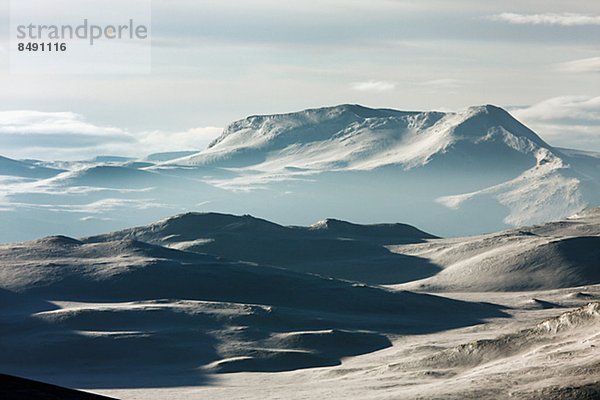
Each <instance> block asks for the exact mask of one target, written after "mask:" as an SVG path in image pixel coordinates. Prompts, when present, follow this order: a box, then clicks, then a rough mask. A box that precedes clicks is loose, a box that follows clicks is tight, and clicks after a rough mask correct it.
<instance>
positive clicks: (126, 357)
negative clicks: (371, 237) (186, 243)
mask: <svg viewBox="0 0 600 400" xmlns="http://www.w3.org/2000/svg"><path fill="white" fill-rule="evenodd" d="M264 224H265V225H264V227H265V229H264V232H268V231H269V230H270V229H273V228H272V227H271V226H270V225H269V224H268V223H266V222H265V223H264ZM275 227H276V225H275ZM237 228H239V226H238V227H237ZM232 229H234V230H235V227H232ZM282 229H283V228H282ZM0 289H1V290H2V292H0V294H1V295H2V296H1V298H2V300H3V304H2V307H0V320H1V321H2V326H3V329H2V330H1V331H0V335H1V340H0V353H1V354H2V358H1V360H0V364H1V365H0V367H1V368H2V369H3V371H7V372H10V373H14V374H17V375H18V374H28V376H36V373H40V374H43V373H49V371H54V370H59V371H61V373H68V374H71V376H80V375H81V374H84V375H85V376H87V377H88V378H89V379H90V380H91V381H94V382H96V384H98V383H97V382H106V379H107V378H106V376H109V375H110V374H116V373H119V372H122V373H126V372H127V379H121V380H119V379H117V380H116V381H113V382H112V383H111V384H112V385H113V386H112V387H117V386H124V387H131V386H138V385H139V386H146V385H148V384H156V385H162V386H169V385H179V384H182V383H185V382H187V383H190V384H191V383H194V384H199V383H202V382H203V381H204V380H205V379H209V378H208V375H206V374H209V373H211V372H235V371H286V370H295V369H298V368H308V367H316V366H326V365H338V364H339V363H340V359H341V358H342V357H347V356H352V355H358V354H364V353H369V352H373V351H376V350H379V349H383V348H386V347H389V346H390V345H391V342H390V339H389V338H388V336H390V335H391V336H394V335H398V334H417V333H426V332H436V331H440V330H446V329H450V328H456V327H461V326H466V325H473V324H477V323H480V322H482V321H483V319H485V318H490V317H501V316H503V313H502V312H501V311H500V309H499V307H496V306H493V305H489V304H481V303H470V302H464V301H458V300H450V299H445V298H441V297H437V296H431V295H426V294H414V293H410V292H393V291H387V290H384V289H381V288H376V287H370V286H367V285H364V284H353V283H351V282H347V281H340V280H335V279H330V278H323V277H319V276H316V275H312V274H302V273H297V272H292V271H288V270H284V269H280V268H274V267H266V266H260V265H256V264H247V263H240V262H234V261H227V260H224V259H220V258H216V257H213V256H210V255H203V254H197V253H193V252H187V251H180V250H176V249H170V248H166V247H162V246H157V245H152V244H147V243H144V242H140V241H136V240H113V241H106V242H97V243H86V242H84V241H80V240H76V239H72V238H68V237H60V236H59V237H48V238H44V239H40V240H37V241H33V242H25V243H18V244H11V245H4V246H1V247H0ZM448 316H452V318H448ZM146 368H158V370H160V369H164V370H168V371H170V373H173V374H175V373H176V374H177V376H178V377H179V378H178V379H181V380H175V381H173V380H171V379H170V378H169V377H168V376H164V377H162V376H161V374H162V373H160V372H157V371H158V370H154V372H153V373H152V374H150V375H148V376H137V375H136V373H133V376H130V375H129V372H130V371H132V370H133V371H143V370H144V369H146ZM36 371H37V372H36ZM32 374H33V375H32ZM86 374H87V375H86ZM103 374H108V375H106V376H105V375H103ZM142 375H144V374H142ZM150 382H152V383H150ZM63 383H64V384H73V382H68V381H67V382H63Z"/></svg>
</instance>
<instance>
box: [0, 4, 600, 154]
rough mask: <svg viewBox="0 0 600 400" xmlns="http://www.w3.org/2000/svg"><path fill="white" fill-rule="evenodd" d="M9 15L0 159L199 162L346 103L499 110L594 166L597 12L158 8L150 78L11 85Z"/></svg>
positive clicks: (599, 47) (527, 7)
mask: <svg viewBox="0 0 600 400" xmlns="http://www.w3.org/2000/svg"><path fill="white" fill-rule="evenodd" d="M15 1H18V0H15ZM124 1H125V0H124ZM47 4H48V6H47V7H48V11H49V12H50V10H52V7H53V1H52V0H48V1H47ZM8 7H9V1H8V0H0V155H3V156H8V157H13V158H40V159H82V158H86V157H92V156H95V155H99V154H119V155H134V156H142V155H144V154H148V153H152V152H159V151H171V150H187V149H201V148H203V147H205V146H206V145H207V144H208V143H209V142H210V141H211V140H212V139H214V138H215V137H216V136H217V135H218V134H219V133H220V132H221V130H222V128H223V127H224V126H226V125H227V124H228V123H230V122H232V121H234V120H237V119H240V118H244V117H246V116H248V115H254V114H272V113H280V112H291V111H297V110H302V109H305V108H314V107H321V106H327V105H336V104H342V103H358V104H362V105H365V106H369V107H386V108H396V109H401V110H442V111H446V110H459V109H462V108H465V107H468V106H472V105H479V104H495V105H499V106H502V107H505V108H507V109H508V110H509V111H510V112H511V113H512V114H513V115H514V116H515V117H517V118H519V119H520V120H521V121H523V122H524V123H526V124H527V125H528V126H530V127H531V128H533V129H534V130H535V131H536V132H537V133H538V134H539V135H540V136H541V137H542V138H544V139H545V140H546V141H548V142H549V143H550V144H552V145H555V146H562V147H572V148H579V149H585V150H593V151H599V152H600V129H599V128H600V3H599V2H598V1H597V0H578V1H570V2H566V1H563V0H561V1H556V0H545V1H540V0H535V1H532V0H522V1H519V2H506V1H489V0H485V1H482V0H468V1H467V0H453V1H448V0H420V1H412V0H410V1H409V0H369V1H366V0H343V1H342V0H318V1H317V0H312V1H311V0H303V1H300V0H286V1H281V0H243V1H241V0H238V1H228V0H210V1H206V0H153V1H152V27H151V28H152V70H151V73H149V74H125V75H118V74H115V75H111V74H85V75H77V74H60V75H50V74H45V75H42V74H37V75H15V74H10V72H9V63H8V45H9V43H8V34H9V32H8V31H9V17H8V15H9V14H8Z"/></svg>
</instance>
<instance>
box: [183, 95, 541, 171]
mask: <svg viewBox="0 0 600 400" xmlns="http://www.w3.org/2000/svg"><path fill="white" fill-rule="evenodd" d="M543 148H546V149H548V148H550V146H549V145H548V144H546V143H545V142H544V141H543V140H542V139H540V138H539V137H538V136H537V135H536V134H535V133H534V132H532V131H531V130H529V129H528V128H527V127H525V126H524V125H522V124H521V123H519V122H518V121H517V120H515V119H514V118H512V117H511V116H510V115H509V114H508V113H507V112H506V111H504V110H503V109H501V108H498V107H494V106H491V105H486V106H479V107H471V108H469V109H467V110H465V111H463V112H458V113H442V112H436V111H431V112H429V111H427V112H405V111H397V110H388V109H370V108H366V107H362V106H359V105H341V106H336V107H327V108H320V109H311V110H305V111H301V112H298V113H292V114H280V115H268V116H252V117H248V118H246V119H243V120H241V121H236V122H234V123H232V124H231V125H229V126H228V127H227V128H226V129H225V131H224V132H223V134H222V135H221V136H220V137H219V138H218V139H216V140H215V141H214V142H213V143H211V144H210V145H209V146H208V148H207V149H206V150H204V151H202V152H200V153H198V154H195V155H192V156H189V157H184V158H182V159H179V160H176V161H174V163H176V164H180V165H219V166H224V167H252V168H253V169H255V170H261V171H274V170H275V171H277V170H284V169H286V168H298V169H308V170H317V171H332V170H371V169H375V168H379V167H384V166H389V165H395V166H399V167H401V168H402V169H411V168H416V167H421V166H424V165H426V164H429V163H431V162H433V161H434V160H439V159H440V158H442V159H444V158H453V157H454V158H456V157H459V158H461V159H462V160H461V161H462V162H463V163H465V164H468V163H472V162H473V161H474V160H480V161H483V160H485V161H486V162H487V163H488V164H493V162H494V161H495V160H500V161H502V162H504V161H508V160H513V159H515V158H516V159H520V160H522V161H523V162H525V164H530V165H531V164H532V163H531V156H534V157H535V154H536V153H537V152H538V151H539V150H540V149H543ZM453 161H455V162H456V161H458V160H453Z"/></svg>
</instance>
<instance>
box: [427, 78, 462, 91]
mask: <svg viewBox="0 0 600 400" xmlns="http://www.w3.org/2000/svg"><path fill="white" fill-rule="evenodd" d="M467 83H469V81H465V80H462V79H453V78H442V79H433V80H429V81H424V82H417V83H415V85H416V86H423V87H427V88H431V89H448V90H449V89H458V88H460V87H462V86H464V85H465V84H467Z"/></svg>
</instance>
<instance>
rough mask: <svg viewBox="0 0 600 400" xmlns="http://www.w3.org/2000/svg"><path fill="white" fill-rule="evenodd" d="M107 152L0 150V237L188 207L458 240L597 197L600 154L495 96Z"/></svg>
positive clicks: (546, 217)
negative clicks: (190, 148) (457, 107)
mask: <svg viewBox="0 0 600 400" xmlns="http://www.w3.org/2000/svg"><path fill="white" fill-rule="evenodd" d="M540 134H541V135H542V136H543V132H540ZM182 155H184V156H185V157H180V158H177V157H178V156H182ZM173 158H175V159H173ZM103 159H106V160H110V162H109V161H107V162H102V160H103ZM103 159H100V161H98V160H93V161H89V160H88V161H82V162H67V163H64V162H45V163H40V162H25V161H13V160H6V159H0V175H12V176H6V177H0V180H2V182H6V184H4V185H3V187H2V190H0V223H2V224H4V225H5V226H10V227H11V229H10V230H5V231H4V232H2V231H0V242H6V241H15V240H27V239H34V238H37V237H40V236H42V235H51V234H68V235H71V236H84V235H93V234H97V233H101V232H103V231H108V230H118V229H124V228H125V227H128V226H133V225H139V224H147V223H150V222H152V221H154V220H157V219H159V218H164V217H166V216H168V215H173V214H176V213H180V212H186V211H219V212H225V213H234V214H254V215H261V216H263V217H265V218H268V219H270V220H273V221H277V222H278V223H282V224H286V225H306V224H310V223H313V222H314V221H317V220H320V219H323V218H324V217H331V218H334V219H339V220H349V221H356V222H359V223H374V222H378V221H403V222H406V223H409V224H412V225H415V226H419V227H420V228H423V229H425V230H426V231H428V232H433V233H435V234H438V235H442V236H458V235H469V234H481V233H485V232H491V231H497V230H500V229H505V228H510V227H511V226H519V225H531V224H537V223H544V222H548V221H553V220H556V219H560V218H563V217H567V216H569V215H571V214H573V213H575V212H578V211H580V210H582V209H584V208H585V207H589V206H595V205H599V204H600V155H598V154H596V153H586V152H585V151H579V150H569V149H562V148H560V149H559V148H554V147H552V146H551V145H550V144H548V143H546V142H545V141H544V140H543V139H541V138H540V136H538V135H537V134H536V133H535V132H533V131H532V130H530V129H529V128H527V127H526V126H524V125H523V124H521V123H520V122H519V121H517V120H516V119H514V118H513V117H512V116H511V115H510V114H509V113H508V112H506V111H505V110H503V109H501V108H499V107H495V106H491V105H485V106H477V107H471V108H468V109H466V110H464V111H461V112H437V111H426V112H406V111H397V110H390V109H370V108H366V107H363V106H359V105H340V106H335V107H325V108H319V109H311V110H305V111H301V112H296V113H290V114H279V115H265V116H252V117H248V118H245V119H243V120H240V121H237V122H234V123H232V124H231V125H229V126H228V127H227V128H226V129H225V130H224V132H223V134H222V135H221V136H220V137H219V138H218V139H216V140H215V141H214V142H213V143H212V144H211V145H210V146H209V147H208V148H207V149H205V150H203V151H200V152H197V153H194V154H191V155H190V154H189V153H187V152H183V153H180V152H173V153H167V154H158V155H153V156H149V157H148V158H147V159H142V160H133V161H132V160H129V159H123V160H122V161H118V160H116V159H115V158H114V157H112V158H106V157H105V158H103ZM63 170H64V171H63ZM15 175H16V176H15ZM32 177H33V179H34V181H32ZM57 215H60V217H59V218H57Z"/></svg>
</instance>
